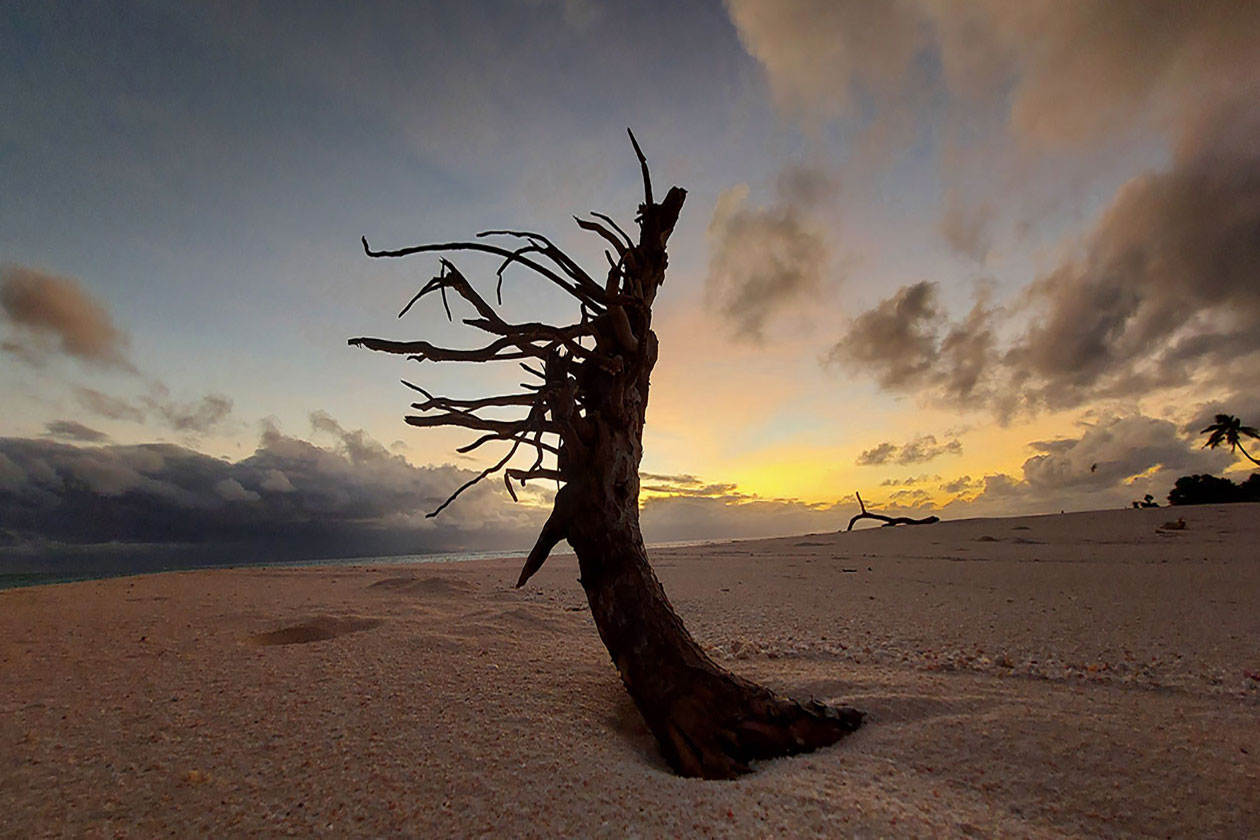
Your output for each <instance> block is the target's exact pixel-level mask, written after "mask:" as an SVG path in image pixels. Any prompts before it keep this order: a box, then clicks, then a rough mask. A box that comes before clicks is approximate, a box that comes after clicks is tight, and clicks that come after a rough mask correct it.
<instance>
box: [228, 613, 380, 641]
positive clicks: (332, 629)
mask: <svg viewBox="0 0 1260 840" xmlns="http://www.w3.org/2000/svg"><path fill="white" fill-rule="evenodd" d="M382 623H383V622H382V621H381V619H379V618H331V617H329V616H326V615H321V616H318V617H316V618H312V619H311V620H309V621H304V622H302V623H301V624H294V625H292V626H291V627H282V628H280V629H279V630H272V631H270V632H267V633H255V634H254V635H252V636H250V637H249V638H248V639H246V644H249V645H256V646H258V647H266V646H270V645H308V644H310V643H311V642H324V641H327V640H329V639H335V638H337V637H338V636H344V635H346V634H347V633H357V632H358V631H360V630H371V629H372V628H373V627H377V626H379V625H380V624H382Z"/></svg>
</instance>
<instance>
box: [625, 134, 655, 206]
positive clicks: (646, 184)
mask: <svg viewBox="0 0 1260 840" xmlns="http://www.w3.org/2000/svg"><path fill="white" fill-rule="evenodd" d="M626 133H627V134H629V135H630V143H631V144H632V145H633V146H634V153H635V154H636V155H638V157H639V168H640V169H642V170H643V204H644V205H645V206H647V207H651V206H652V175H651V173H650V172H648V165H647V158H646V157H644V156H643V150H642V149H640V148H639V141H638V140H636V139H634V132H633V131H631V130H630V129H628V128H627V129H626Z"/></svg>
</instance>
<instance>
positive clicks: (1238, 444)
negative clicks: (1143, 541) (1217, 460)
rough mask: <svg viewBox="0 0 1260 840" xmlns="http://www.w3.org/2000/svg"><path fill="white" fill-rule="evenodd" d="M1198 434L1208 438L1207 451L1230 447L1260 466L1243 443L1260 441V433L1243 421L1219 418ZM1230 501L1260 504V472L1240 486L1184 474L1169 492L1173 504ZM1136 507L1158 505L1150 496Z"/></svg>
mask: <svg viewBox="0 0 1260 840" xmlns="http://www.w3.org/2000/svg"><path fill="white" fill-rule="evenodd" d="M1199 434H1201V435H1207V436H1208V439H1207V441H1206V442H1205V443H1204V444H1203V446H1204V448H1206V449H1215V448H1216V447H1218V446H1222V445H1224V446H1228V447H1229V451H1230V452H1241V453H1242V454H1243V457H1244V458H1246V459H1247V460H1248V461H1250V462H1251V463H1253V464H1255V465H1256V466H1258V467H1260V461H1257V460H1256V459H1255V458H1253V457H1252V456H1251V453H1249V452H1248V451H1247V450H1246V449H1245V448H1244V447H1243V444H1242V440H1243V438H1254V439H1256V440H1260V432H1258V431H1257V430H1256V428H1255V427H1254V426H1244V425H1242V421H1240V420H1239V419H1238V418H1237V417H1235V416H1233V415H1232V414H1218V415H1216V420H1215V421H1214V422H1213V423H1212V424H1211V425H1209V426H1208V427H1207V428H1206V429H1203V430H1202V431H1201V432H1199ZM1230 502H1260V473H1252V474H1251V475H1250V477H1248V478H1247V480H1245V481H1243V482H1241V483H1238V484H1235V483H1234V482H1233V481H1230V480H1229V479H1228V478H1223V477H1221V476H1216V475H1183V476H1182V477H1181V478H1179V479H1177V482H1176V484H1174V485H1173V489H1172V490H1171V491H1169V493H1168V503H1169V504H1170V505H1219V504H1227V503H1230ZM1133 506H1134V507H1155V506H1156V505H1155V504H1154V501H1153V500H1152V498H1151V496H1149V495H1148V496H1147V497H1146V500H1145V501H1144V502H1134V503H1133Z"/></svg>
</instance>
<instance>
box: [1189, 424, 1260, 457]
mask: <svg viewBox="0 0 1260 840" xmlns="http://www.w3.org/2000/svg"><path fill="white" fill-rule="evenodd" d="M1199 434H1201V435H1210V436H1209V437H1208V439H1207V443H1205V444H1203V445H1204V447H1208V448H1211V449H1215V448H1216V447H1217V446H1220V445H1221V444H1222V443H1227V444H1229V451H1230V452H1233V451H1234V450H1238V451H1239V452H1241V453H1242V454H1243V457H1244V458H1246V459H1247V460H1248V461H1250V462H1251V463H1253V464H1255V465H1256V466H1257V467H1260V461H1257V460H1256V459H1255V458H1252V457H1251V455H1250V454H1248V452H1247V450H1246V449H1243V445H1242V441H1241V440H1240V438H1243V437H1251V438H1255V439H1257V440H1260V432H1257V431H1256V427H1255V426H1244V425H1242V423H1241V421H1239V419H1238V418H1237V417H1235V416H1234V415H1232V414H1218V415H1216V422H1215V423H1213V424H1212V425H1210V426H1208V427H1207V428H1206V429H1204V430H1203V431H1201V432H1199Z"/></svg>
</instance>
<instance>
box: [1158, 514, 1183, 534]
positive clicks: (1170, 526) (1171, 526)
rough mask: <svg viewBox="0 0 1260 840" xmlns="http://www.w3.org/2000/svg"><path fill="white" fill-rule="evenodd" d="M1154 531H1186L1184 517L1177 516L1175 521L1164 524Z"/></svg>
mask: <svg viewBox="0 0 1260 840" xmlns="http://www.w3.org/2000/svg"><path fill="white" fill-rule="evenodd" d="M1155 530H1156V531H1184V530H1186V520H1185V517H1182V516H1178V517H1177V518H1176V519H1173V520H1170V521H1168V522H1165V523H1164V524H1163V525H1160V526H1159V527H1158V528H1156V529H1155Z"/></svg>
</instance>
